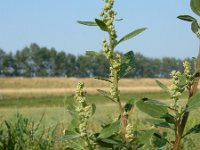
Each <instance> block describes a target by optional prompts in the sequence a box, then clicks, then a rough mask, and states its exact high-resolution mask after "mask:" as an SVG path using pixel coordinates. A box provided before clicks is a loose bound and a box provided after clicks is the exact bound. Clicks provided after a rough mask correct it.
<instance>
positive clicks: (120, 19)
mask: <svg viewBox="0 0 200 150" xmlns="http://www.w3.org/2000/svg"><path fill="white" fill-rule="evenodd" d="M122 20H123V19H122V18H119V19H115V21H122Z"/></svg>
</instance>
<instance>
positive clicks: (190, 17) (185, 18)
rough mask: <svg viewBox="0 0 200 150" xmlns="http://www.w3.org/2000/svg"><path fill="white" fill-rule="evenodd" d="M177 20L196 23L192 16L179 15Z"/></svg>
mask: <svg viewBox="0 0 200 150" xmlns="http://www.w3.org/2000/svg"><path fill="white" fill-rule="evenodd" d="M177 18H178V19H181V20H184V21H189V22H193V21H197V20H196V19H195V18H193V17H192V16H189V15H180V16H178V17H177Z"/></svg>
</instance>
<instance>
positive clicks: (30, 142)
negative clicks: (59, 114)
mask: <svg viewBox="0 0 200 150" xmlns="http://www.w3.org/2000/svg"><path fill="white" fill-rule="evenodd" d="M41 120H42V118H41ZM4 123H5V128H4V127H3V126H1V138H0V143H1V144H0V149H15V150H18V149H42V150H48V149H51V148H53V147H54V144H55V140H56V136H55V131H56V127H55V128H52V129H49V130H46V129H45V128H43V127H42V126H41V125H40V123H41V121H40V122H39V123H37V124H35V122H33V121H30V120H29V119H28V118H25V117H23V116H22V115H21V114H16V116H15V118H14V119H12V120H11V121H5V122H4Z"/></svg>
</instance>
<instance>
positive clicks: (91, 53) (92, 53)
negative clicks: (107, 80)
mask: <svg viewBox="0 0 200 150" xmlns="http://www.w3.org/2000/svg"><path fill="white" fill-rule="evenodd" d="M86 55H88V56H98V55H99V53H97V52H95V51H86Z"/></svg>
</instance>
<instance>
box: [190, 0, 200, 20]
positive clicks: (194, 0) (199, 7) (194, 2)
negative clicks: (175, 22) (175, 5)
mask: <svg viewBox="0 0 200 150" xmlns="http://www.w3.org/2000/svg"><path fill="white" fill-rule="evenodd" d="M190 7H191V9H192V11H193V12H194V13H195V14H197V15H198V16H200V1H199V0H191V1H190Z"/></svg>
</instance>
